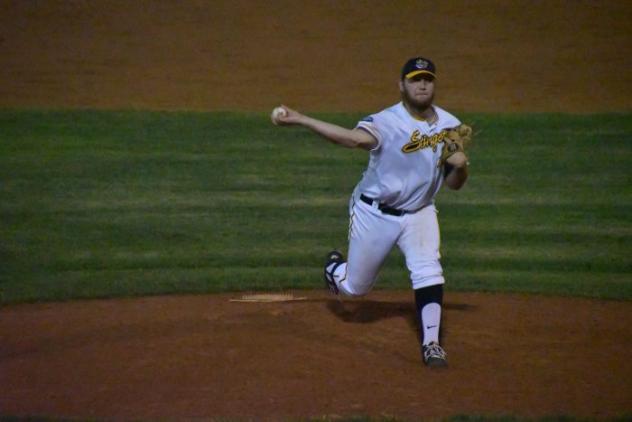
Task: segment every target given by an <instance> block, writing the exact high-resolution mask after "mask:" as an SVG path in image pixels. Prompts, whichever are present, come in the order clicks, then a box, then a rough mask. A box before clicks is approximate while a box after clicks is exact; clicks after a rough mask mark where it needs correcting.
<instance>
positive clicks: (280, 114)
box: [270, 107, 287, 125]
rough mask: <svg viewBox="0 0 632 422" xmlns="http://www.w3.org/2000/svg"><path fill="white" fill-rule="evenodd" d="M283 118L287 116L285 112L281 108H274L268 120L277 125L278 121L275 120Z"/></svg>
mask: <svg viewBox="0 0 632 422" xmlns="http://www.w3.org/2000/svg"><path fill="white" fill-rule="evenodd" d="M284 116H287V111H286V110H285V109H284V108H283V107H275V109H274V110H272V114H271V115H270V118H271V119H272V123H274V124H275V125H278V124H279V121H278V120H277V119H278V118H279V117H284Z"/></svg>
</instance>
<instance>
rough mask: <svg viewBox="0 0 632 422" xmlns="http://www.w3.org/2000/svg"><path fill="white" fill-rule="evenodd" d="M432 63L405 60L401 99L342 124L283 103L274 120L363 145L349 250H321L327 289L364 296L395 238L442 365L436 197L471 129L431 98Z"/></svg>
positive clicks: (462, 177)
mask: <svg viewBox="0 0 632 422" xmlns="http://www.w3.org/2000/svg"><path fill="white" fill-rule="evenodd" d="M435 78H436V69H435V65H434V64H433V63H432V61H430V60H429V59H426V58H423V57H415V58H412V59H410V60H408V61H407V62H406V63H405V64H404V66H403V68H402V71H401V77H400V80H399V91H400V94H401V101H400V102H399V103H397V104H395V105H393V106H391V107H388V108H386V109H384V110H382V111H380V112H378V113H375V114H372V115H369V116H367V117H365V118H364V119H362V120H361V121H360V122H358V124H357V125H356V127H355V128H354V129H351V130H350V129H346V128H343V127H340V126H338V125H334V124H331V123H328V122H325V121H322V120H317V119H314V118H312V117H309V116H307V115H304V114H301V113H299V112H297V111H295V110H292V109H291V108H289V107H286V106H281V109H275V112H273V114H272V121H273V122H274V123H275V124H277V125H299V126H303V127H305V128H308V129H310V130H312V131H313V132H315V133H317V134H319V135H321V136H323V137H324V138H326V139H327V140H329V141H331V142H333V143H335V144H339V145H341V146H344V147H347V148H362V149H364V150H366V151H368V152H369V163H368V167H367V169H366V171H365V172H364V174H363V176H362V178H361V180H360V182H359V183H358V184H357V186H356V187H355V189H354V191H353V194H352V195H351V199H350V201H349V214H350V229H349V247H348V257H347V258H346V259H345V257H344V256H343V254H342V253H341V252H339V251H332V252H330V253H329V254H328V256H327V261H326V263H325V269H324V277H325V281H326V283H327V285H328V287H329V289H330V290H331V292H332V293H334V294H336V295H338V294H343V295H347V296H362V295H365V294H367V293H368V292H369V291H370V290H371V288H372V287H373V285H374V283H375V281H376V277H377V274H378V271H379V269H380V267H381V266H382V264H383V263H384V260H385V258H386V256H387V255H388V253H389V252H390V251H391V249H392V248H393V247H394V246H395V245H397V246H398V247H399V248H400V250H401V251H402V253H403V254H404V256H405V258H406V266H407V267H408V269H409V271H410V279H411V282H412V287H413V289H414V292H415V303H416V309H417V316H418V320H419V322H420V333H419V334H420V339H421V346H422V356H423V361H424V363H425V364H426V365H428V366H429V367H445V366H447V361H446V353H445V351H444V350H443V348H442V347H441V346H440V344H439V329H440V324H441V307H442V303H443V284H444V278H443V271H442V268H441V264H440V262H439V258H440V255H439V224H438V221H437V210H436V208H435V205H434V198H435V195H436V194H437V192H438V191H439V189H440V188H441V186H442V184H444V183H445V184H446V185H447V186H448V187H449V188H451V189H460V188H461V187H462V186H463V184H464V183H465V181H466V179H467V177H468V170H467V165H468V160H467V157H466V155H465V153H464V148H463V146H464V143H466V142H468V141H469V140H470V138H471V129H470V128H469V127H468V126H466V125H462V124H461V122H460V121H459V120H458V119H457V118H456V117H455V116H453V115H452V114H450V113H448V112H447V111H445V110H443V109H442V108H440V107H438V106H436V105H434V104H433V99H434V93H435Z"/></svg>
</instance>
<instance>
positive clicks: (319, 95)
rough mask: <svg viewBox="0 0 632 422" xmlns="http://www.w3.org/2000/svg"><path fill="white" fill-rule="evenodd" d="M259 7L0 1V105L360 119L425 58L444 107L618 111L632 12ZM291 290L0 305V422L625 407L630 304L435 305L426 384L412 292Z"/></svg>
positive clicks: (580, 412) (356, 4)
mask: <svg viewBox="0 0 632 422" xmlns="http://www.w3.org/2000/svg"><path fill="white" fill-rule="evenodd" d="M273 3H275V4H276V7H274V6H268V5H266V6H264V5H263V2H255V1H234V2H228V1H226V2H224V1H221V2H210V3H206V2H200V1H186V2H176V1H167V0H165V1H134V2H126V1H119V0H113V1H48V2H33V1H29V2H26V1H2V2H0V60H1V61H2V66H0V106H2V107H45V108H86V107H87V108H109V109H119V108H123V109H129V108H138V109H170V110H173V109H190V110H249V111H268V110H270V109H271V108H272V107H273V106H275V105H277V104H279V103H281V102H284V103H287V105H289V106H294V107H296V108H298V109H300V110H309V111H330V112H334V111H358V110H362V111H374V110H378V109H380V108H382V107H384V106H387V105H390V104H391V103H393V102H395V101H397V90H396V82H397V75H398V72H399V67H400V66H401V64H402V63H403V61H404V60H405V59H406V58H407V57H409V56H413V55H417V54H424V55H427V56H429V57H431V58H433V59H434V60H435V62H436V63H437V65H438V72H439V96H438V103H439V104H440V105H442V106H445V107H446V108H447V109H449V110H454V111H457V112H458V111H479V112H506V111H509V112H523V111H535V112H539V111H542V112H580V113H585V112H606V111H629V110H630V109H631V107H630V98H631V97H632V95H631V94H632V72H630V69H631V68H632V63H631V59H630V57H632V43H630V32H631V30H630V25H629V22H631V21H632V6H631V3H630V2H624V1H620V2H618V1H611V2H587V1H585V2H572V3H571V2H564V1H550V2H538V3H533V2H527V1H519V2H505V1H482V2H476V3H472V2H467V1H462V2H461V1H459V2H455V1H450V2H442V3H441V4H434V3H433V4H431V3H426V2H416V1H402V2H394V3H393V2H373V1H342V2H328V1H327V2H315V1H312V2H302V3H301V4H300V5H297V4H296V3H295V2H291V1H277V2H273ZM321 252H322V251H320V252H319V251H314V253H321ZM319 276H320V274H319V273H316V274H314V277H315V278H317V277H319ZM447 277H448V286H449V274H448V275H447ZM301 295H303V293H301ZM307 295H308V296H309V300H307V301H305V302H290V303H284V304H274V303H270V304H257V303H230V302H229V299H230V298H231V297H232V296H226V295H217V296H196V297H192V296H186V297H157V298H143V299H126V300H108V301H88V302H75V303H62V304H55V303H51V304H37V305H17V306H9V307H4V308H2V309H0V373H1V374H2V376H1V379H0V383H1V390H2V393H1V394H0V413H1V414H10V415H18V416H21V415H47V416H64V417H73V418H81V419H85V418H115V419H160V418H169V419H185V418H186V419H191V418H210V417H224V416H225V417H239V418H253V419H257V420H259V419H279V418H282V417H307V416H321V415H325V414H328V415H344V416H349V415H371V416H379V415H385V414H386V415H393V416H397V417H402V418H420V417H443V416H451V415H455V414H515V415H521V416H542V415H555V414H568V415H575V416H589V417H606V416H614V415H619V414H622V413H624V412H628V413H629V412H630V411H632V381H631V380H632V366H631V365H630V361H632V352H631V351H632V337H631V336H630V335H629V327H630V326H631V325H632V308H631V305H630V303H629V302H614V301H596V300H586V299H571V298H552V297H540V296H522V295H500V294H498V295H484V294H476V293H472V294H465V293H452V292H448V294H447V298H446V302H447V303H446V310H445V322H444V344H445V346H446V349H447V351H448V354H449V360H450V369H449V370H447V371H442V372H433V371H429V370H428V369H426V368H424V367H423V365H421V363H420V356H419V347H418V344H417V341H416V334H415V329H414V324H415V321H414V316H413V315H414V313H413V312H414V309H413V308H412V303H413V298H412V294H411V293H410V292H374V293H372V294H371V295H369V296H368V297H367V298H366V299H364V300H353V301H345V302H344V303H341V302H338V301H336V300H335V299H331V298H327V297H326V296H324V295H323V294H320V293H307Z"/></svg>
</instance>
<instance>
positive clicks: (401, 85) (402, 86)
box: [399, 79, 404, 92]
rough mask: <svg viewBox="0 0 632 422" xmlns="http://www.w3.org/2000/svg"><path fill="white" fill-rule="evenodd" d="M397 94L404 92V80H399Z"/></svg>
mask: <svg viewBox="0 0 632 422" xmlns="http://www.w3.org/2000/svg"><path fill="white" fill-rule="evenodd" d="M399 92H404V80H403V79H400V80H399Z"/></svg>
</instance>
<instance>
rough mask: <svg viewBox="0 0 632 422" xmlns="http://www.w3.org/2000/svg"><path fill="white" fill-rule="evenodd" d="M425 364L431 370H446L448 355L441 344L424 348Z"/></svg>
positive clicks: (435, 343)
mask: <svg viewBox="0 0 632 422" xmlns="http://www.w3.org/2000/svg"><path fill="white" fill-rule="evenodd" d="M423 355H424V363H425V364H426V366H428V367H430V368H446V367H447V366H448V361H447V360H446V357H447V354H446V352H445V351H444V350H443V348H442V347H441V346H439V343H437V342H434V341H433V342H432V343H430V344H427V345H425V346H423Z"/></svg>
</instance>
